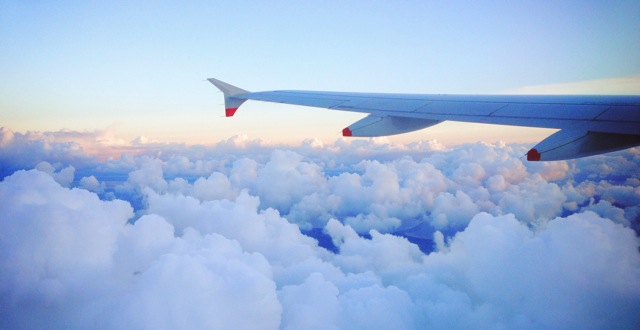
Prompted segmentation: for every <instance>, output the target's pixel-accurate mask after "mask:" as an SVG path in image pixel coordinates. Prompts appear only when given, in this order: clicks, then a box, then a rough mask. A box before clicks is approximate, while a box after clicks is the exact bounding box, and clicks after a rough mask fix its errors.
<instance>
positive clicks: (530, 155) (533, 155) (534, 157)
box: [527, 149, 540, 162]
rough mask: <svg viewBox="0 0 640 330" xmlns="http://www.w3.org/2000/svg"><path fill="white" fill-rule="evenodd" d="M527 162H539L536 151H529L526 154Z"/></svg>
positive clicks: (538, 154) (538, 155)
mask: <svg viewBox="0 0 640 330" xmlns="http://www.w3.org/2000/svg"><path fill="white" fill-rule="evenodd" d="M527 160H528V161H534V162H536V161H539V160H540V153H539V152H538V150H536V149H531V150H529V151H528V152H527Z"/></svg>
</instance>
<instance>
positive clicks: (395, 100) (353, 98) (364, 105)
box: [208, 78, 640, 161]
mask: <svg viewBox="0 0 640 330" xmlns="http://www.w3.org/2000/svg"><path fill="white" fill-rule="evenodd" d="M208 80H209V81H210V82H211V83H212V84H214V85H215V86H216V87H218V88H219V89H220V90H221V91H222V92H223V93H224V97H225V112H226V115H227V117H230V116H233V115H234V114H235V112H236V110H237V109H238V107H240V105H241V104H242V103H244V102H245V101H247V100H257V101H266V102H275V103H286V104H295V105H303V106H310V107H319V108H327V109H331V110H343V111H353V112H362V113H368V114H369V116H367V117H365V118H363V119H361V120H359V121H357V122H355V123H353V124H351V125H350V126H348V127H346V128H345V129H344V130H343V131H342V133H343V135H344V136H367V137H370V136H385V135H392V134H400V133H406V132H411V131H415V130H418V129H422V128H425V127H429V126H432V125H436V124H438V123H440V122H443V121H445V120H452V121H462V122H474V123H487V124H501V125H515V126H527V127H544V128H557V129H560V131H558V132H556V133H554V134H552V135H551V136H549V137H548V138H546V139H545V140H543V141H541V142H540V143H538V144H537V145H536V146H535V147H533V148H532V149H531V150H529V152H528V153H527V159H528V160H531V161H537V160H563V159H572V158H578V157H586V156H591V155H596V154H601V153H605V152H610V151H616V150H621V149H626V148H630V147H634V146H637V145H640V96H596V95H440V94H381V93H344V92H320V91H293V90H282V91H267V92H253V93H252V92H249V91H246V90H244V89H241V88H238V87H235V86H233V85H229V84H227V83H225V82H222V81H220V80H217V79H213V78H209V79H208Z"/></svg>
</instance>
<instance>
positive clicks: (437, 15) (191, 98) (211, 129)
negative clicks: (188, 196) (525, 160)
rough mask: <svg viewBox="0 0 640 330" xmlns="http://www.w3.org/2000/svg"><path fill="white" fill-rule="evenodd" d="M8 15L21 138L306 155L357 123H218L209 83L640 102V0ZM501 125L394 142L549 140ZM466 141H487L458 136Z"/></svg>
mask: <svg viewBox="0 0 640 330" xmlns="http://www.w3.org/2000/svg"><path fill="white" fill-rule="evenodd" d="M0 4H1V5H0V46H1V47H2V49H3V51H2V53H1V54H0V74H2V77H3V79H2V81H0V121H1V122H2V123H3V126H5V127H9V128H11V129H13V130H16V131H20V132H26V131H30V130H31V131H34V130H35V131H58V130H62V129H69V130H74V131H84V130H90V131H91V130H98V129H105V128H107V127H115V128H116V129H117V131H118V132H119V133H120V134H121V135H122V136H123V138H124V139H125V140H126V141H131V140H133V139H135V138H137V137H139V136H142V137H145V138H146V139H148V140H152V141H160V142H177V141H180V142H185V143H190V144H213V143H216V142H218V141H221V140H224V139H227V138H229V137H231V136H233V135H236V134H247V135H249V136H251V137H254V138H263V139H269V140H270V141H273V142H275V143H289V144H299V143H300V142H301V141H302V140H304V138H309V137H312V138H319V139H321V140H322V141H325V142H333V141H334V140H335V139H336V137H337V136H338V134H339V132H340V131H341V130H342V128H344V127H346V126H348V125H349V124H351V123H352V122H354V121H356V120H358V119H359V118H361V117H362V115H360V114H353V113H343V112H333V111H326V110H322V109H312V108H304V107H289V106H282V105H275V104H268V103H261V102H249V103H247V104H245V105H244V106H243V108H242V109H241V111H240V112H239V113H238V116H237V117H235V118H233V119H227V118H223V110H222V108H223V105H222V103H223V100H222V95H221V93H219V92H218V91H217V90H216V89H215V88H214V87H213V86H211V85H210V84H209V83H208V82H206V81H205V79H206V78H208V77H215V78H218V79H221V80H224V81H227V82H229V83H231V84H234V85H238V86H240V87H242V88H244V89H247V90H250V91H260V90H273V89H309V90H335V91H361V92H398V93H473V94H477V93H513V92H519V91H522V92H527V91H529V92H531V89H530V88H531V87H535V88H534V89H533V92H534V93H558V92H559V91H562V90H563V88H562V86H564V85H562V86H558V84H574V85H572V86H574V87H575V84H576V83H578V84H579V83H586V84H587V85H589V84H593V82H594V81H595V82H600V83H599V84H598V83H596V84H597V85H598V86H599V88H597V89H596V90H595V91H594V89H593V88H582V89H581V88H577V89H576V88H573V89H569V92H571V93H598V94H612V93H613V94H618V93H627V94H628V93H635V94H638V93H640V81H639V79H640V78H638V76H640V42H639V41H638V38H637V35H638V34H640V20H638V19H637V17H638V15H639V14H640V5H639V4H638V3H637V1H617V2H615V3H613V4H612V3H606V2H601V1H589V2H584V1H559V2H554V3H550V4H545V5H540V3H539V2H537V1H519V2H517V3H495V2H494V1H488V2H484V1H473V2H465V1H442V2H439V1H413V2H412V1H401V2H388V1H366V2H364V1H349V2H343V1H329V2H326V1H325V2H311V1H299V2H296V3H291V2H289V1H271V2H269V3H265V2H258V1H213V2H212V1H188V2H180V3H178V2H170V1H168V2H155V3H153V4H151V3H149V2H145V1H142V2H138V1H109V2H104V1H68V2H57V1H29V2H24V1H2V2H0ZM620 79H622V81H623V82H622V83H620ZM625 79H626V80H625ZM536 86H537V87H536ZM540 86H543V87H540ZM544 86H547V87H544ZM527 88H529V89H527ZM496 129H497V128H496V127H494V126H488V127H487V126H482V125H481V126H477V125H473V126H470V125H467V124H464V125H463V124H451V123H445V124H443V125H441V126H440V127H433V128H431V129H429V130H424V131H420V132H418V133H413V134H409V135H403V136H399V137H393V139H398V141H400V142H408V141H411V140H416V139H420V138H431V139H433V138H436V139H439V140H442V142H443V143H445V144H447V145H452V144H456V143H462V142H472V141H474V139H478V137H479V138H481V139H486V140H489V141H492V142H494V141H498V140H505V141H508V142H534V141H536V140H540V139H541V138H542V137H544V136H546V135H548V134H550V132H552V131H549V130H537V129H524V128H519V129H517V130H516V129H513V128H507V129H506V130H505V131H498V133H496ZM501 129H502V128H501ZM467 130H478V132H474V133H475V134H474V136H470V137H466V135H462V136H464V137H461V134H459V132H460V131H467Z"/></svg>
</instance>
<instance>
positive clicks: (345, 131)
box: [342, 127, 353, 136]
mask: <svg viewBox="0 0 640 330" xmlns="http://www.w3.org/2000/svg"><path fill="white" fill-rule="evenodd" d="M342 136H353V133H352V132H351V130H350V129H349V127H346V128H345V129H343V130H342Z"/></svg>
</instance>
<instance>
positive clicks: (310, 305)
mask: <svg viewBox="0 0 640 330" xmlns="http://www.w3.org/2000/svg"><path fill="white" fill-rule="evenodd" d="M3 132H4V133H3V134H5V133H6V131H3ZM16 135H18V133H15V134H13V136H12V138H11V139H9V138H3V139H2V140H3V141H4V142H3V146H2V147H1V148H0V149H2V148H5V149H3V150H2V151H0V155H1V154H3V153H5V154H8V153H9V151H8V150H15V149H17V148H20V147H25V148H35V149H36V150H37V149H38V148H41V146H42V145H43V144H41V143H37V139H36V140H33V138H30V139H32V140H29V139H26V138H25V136H18V138H16ZM27 140H28V141H27ZM25 141H26V142H25ZM60 143H67V142H60ZM161 147H162V146H157V145H156V146H153V148H150V149H149V150H148V151H144V150H143V152H142V153H141V154H138V155H135V156H134V155H128V156H127V155H124V156H122V157H121V158H119V159H116V158H113V159H109V160H106V161H99V160H97V159H95V158H92V157H91V156H88V155H86V154H85V153H84V152H83V149H82V148H80V149H74V150H78V151H77V153H76V154H73V155H72V156H70V155H69V154H68V153H67V151H60V152H53V154H50V155H47V154H46V153H43V152H41V153H40V154H39V155H40V156H38V157H35V158H33V159H31V158H30V159H29V161H26V160H25V159H20V158H19V157H18V158H16V159H9V158H3V159H2V165H3V168H16V169H17V168H20V167H24V168H27V169H29V168H36V169H35V170H28V171H21V170H18V171H16V172H15V173H13V172H12V173H13V174H11V175H8V176H6V177H5V178H4V179H3V181H2V182H0V235H1V236H0V245H1V246H0V277H1V278H0V300H1V301H0V305H2V306H3V308H2V309H0V323H1V324H0V327H2V328H11V327H48V328H92V327H100V328H104V327H108V328H122V327H142V328H151V327H154V328H156V327H159V328H166V327H171V328H186V327H188V328H238V327H241V328H270V329H273V328H323V329H325V328H347V327H348V328H389V329H391V328H393V329H397V328H425V327H435V328H470V327H473V328H477V327H480V328H547V327H551V328H603V327H607V328H634V327H637V326H638V325H640V318H639V317H638V316H637V311H638V310H640V253H638V246H639V241H638V237H637V235H636V233H635V232H634V228H635V229H636V230H637V228H638V222H639V217H640V210H639V209H638V208H639V207H638V205H639V204H640V179H639V177H638V175H639V173H640V153H639V152H638V150H637V149H631V150H627V151H625V152H621V153H616V154H611V155H605V156H598V157H590V158H586V159H582V160H577V161H571V162H553V163H523V162H522V161H521V160H520V157H521V155H522V154H524V152H525V151H526V148H525V147H522V146H518V145H504V144H496V145H491V144H483V143H479V144H473V145H465V146H460V147H455V148H451V149H444V148H443V147H441V146H439V145H438V144H437V143H433V142H430V143H420V144H413V145H404V146H403V145H391V144H388V143H386V142H385V141H384V140H356V141H355V142H348V141H346V140H339V141H338V142H336V143H335V144H333V145H322V144H321V143H318V142H317V141H311V140H310V141H307V142H305V143H304V144H303V145H302V146H300V147H289V148H283V147H270V146H265V145H264V144H262V143H261V142H259V141H250V140H246V139H239V138H234V139H230V140H229V141H225V142H223V143H220V144H219V145H217V146H213V147H179V146H167V147H166V150H165V152H164V153H158V150H159V148H160V149H161ZM52 148H53V150H66V149H64V148H61V147H60V146H57V145H56V143H53V146H52ZM50 150H51V149H50ZM314 228H315V229H314ZM312 229H314V230H315V231H314V233H316V234H314V235H312V236H314V237H316V238H318V239H319V241H318V240H316V239H314V238H313V237H310V236H309V234H307V235H305V234H303V233H304V232H306V231H307V230H312ZM301 230H303V231H301ZM320 231H321V232H323V233H324V234H319V235H318V233H320ZM323 237H326V239H327V240H329V241H330V243H326V242H324V243H323V242H322V239H323ZM412 241H413V242H421V243H420V246H418V245H416V244H413V243H411V242H412ZM319 242H320V243H319ZM425 242H426V243H425ZM430 242H431V243H430ZM329 245H331V246H329ZM322 246H325V247H328V248H329V249H327V248H324V247H322ZM332 251H335V252H332Z"/></svg>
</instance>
